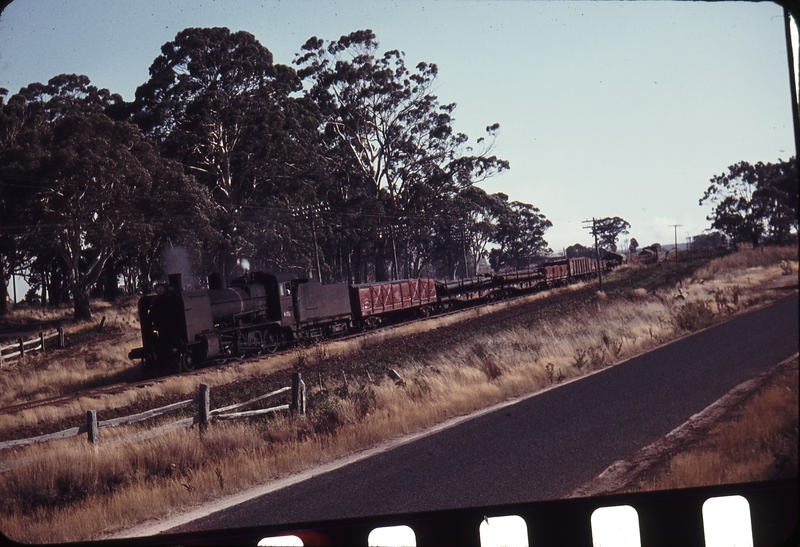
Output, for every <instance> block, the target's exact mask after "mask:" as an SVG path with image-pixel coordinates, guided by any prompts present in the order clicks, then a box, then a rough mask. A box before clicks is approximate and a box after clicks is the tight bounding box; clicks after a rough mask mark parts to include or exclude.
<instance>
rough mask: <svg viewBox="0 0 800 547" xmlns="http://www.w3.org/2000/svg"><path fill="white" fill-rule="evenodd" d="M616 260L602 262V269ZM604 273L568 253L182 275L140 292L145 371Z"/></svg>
mask: <svg viewBox="0 0 800 547" xmlns="http://www.w3.org/2000/svg"><path fill="white" fill-rule="evenodd" d="M611 265H612V264H611V263H609V262H606V261H600V268H601V269H604V270H605V269H608V268H610V267H611ZM597 273H598V263H597V261H596V260H593V259H589V258H569V259H562V260H557V261H552V262H547V263H543V264H541V265H539V266H538V267H537V268H535V269H529V270H525V271H517V272H511V273H502V274H491V275H485V276H480V277H472V278H467V279H461V280H457V281H450V282H446V281H437V280H434V279H432V278H419V279H404V280H397V281H387V282H376V283H364V284H359V285H348V284H344V283H337V284H331V285H323V284H321V283H319V282H316V281H311V280H309V279H308V278H304V277H300V276H297V275H294V274H280V273H278V274H275V273H266V272H252V273H248V274H246V275H245V276H243V277H240V278H237V279H234V280H233V281H232V282H231V283H230V286H225V283H224V282H223V280H222V279H220V278H219V277H218V276H217V277H215V276H212V277H211V278H210V279H209V289H207V290H191V291H188V290H187V291H184V290H183V286H182V281H181V276H180V274H171V275H170V276H169V284H168V285H167V286H163V285H162V286H160V287H159V290H158V291H157V294H153V295H147V296H143V297H142V298H141V299H140V300H139V321H140V324H141V329H142V347H140V348H136V349H134V350H132V351H131V352H130V353H129V354H128V357H129V358H131V359H141V360H142V364H143V367H144V369H145V372H146V373H150V374H152V373H157V372H168V371H169V370H170V369H172V370H174V369H176V368H177V369H178V370H187V371H188V370H193V369H194V368H195V366H197V365H198V364H200V363H204V362H208V361H213V360H218V359H227V358H239V357H242V356H245V355H255V354H260V353H264V352H267V353H274V352H275V351H277V349H278V348H280V347H281V346H283V345H285V344H287V343H290V342H292V341H294V340H302V339H312V338H328V337H332V336H337V335H343V334H346V333H348V332H350V331H352V330H364V329H371V328H375V327H377V326H379V325H381V324H383V323H391V322H395V321H398V320H403V319H405V318H408V317H414V316H416V317H427V316H428V315H430V314H432V313H440V312H445V311H449V310H451V309H454V308H457V307H465V306H469V305H473V304H476V303H481V302H490V301H494V300H499V299H502V298H507V297H510V296H515V295H519V294H524V293H527V292H532V291H535V290H539V289H543V288H549V287H553V286H557V285H562V284H567V283H570V282H573V281H577V280H582V279H588V278H590V277H594V276H596V275H597Z"/></svg>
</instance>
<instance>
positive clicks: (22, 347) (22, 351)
mask: <svg viewBox="0 0 800 547" xmlns="http://www.w3.org/2000/svg"><path fill="white" fill-rule="evenodd" d="M23 357H25V342H24V341H23V340H22V337H21V336H20V338H19V358H20V360H21V359H22V358H23Z"/></svg>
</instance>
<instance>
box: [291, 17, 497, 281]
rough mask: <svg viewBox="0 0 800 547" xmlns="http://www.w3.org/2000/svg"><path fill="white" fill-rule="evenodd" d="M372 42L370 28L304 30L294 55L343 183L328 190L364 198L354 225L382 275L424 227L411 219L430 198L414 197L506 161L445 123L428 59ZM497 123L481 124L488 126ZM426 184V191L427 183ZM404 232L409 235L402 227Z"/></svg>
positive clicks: (415, 251)
mask: <svg viewBox="0 0 800 547" xmlns="http://www.w3.org/2000/svg"><path fill="white" fill-rule="evenodd" d="M378 47H379V44H378V41H377V40H376V37H375V34H374V33H373V32H372V31H371V30H359V31H356V32H353V33H351V34H349V35H346V36H342V37H341V38H339V40H336V41H329V42H327V43H326V42H325V41H324V40H321V39H319V38H316V37H312V38H311V39H309V40H308V41H307V42H306V43H305V44H304V45H303V47H302V51H303V53H302V54H301V55H300V56H298V58H297V59H295V64H296V65H298V66H299V67H300V68H299V70H298V74H299V75H300V76H301V77H302V78H304V79H307V80H308V81H309V86H308V87H309V89H308V96H309V97H310V98H311V99H312V100H314V101H315V102H316V103H317V104H318V105H319V107H320V109H321V111H322V114H323V116H324V121H323V126H324V132H325V136H326V139H327V145H328V153H327V154H326V160H327V162H328V165H329V171H330V172H331V173H332V175H331V177H332V178H333V179H334V180H339V181H341V184H347V188H342V187H339V188H337V190H338V195H339V196H343V197H345V199H344V201H349V200H356V201H359V202H360V203H362V204H364V203H368V204H369V206H370V207H372V211H371V214H370V215H369V216H367V217H366V219H368V220H369V222H366V223H364V224H363V225H361V226H359V227H358V228H356V229H359V228H360V231H361V234H360V237H359V238H357V239H358V240H361V241H364V240H365V239H367V238H369V239H371V242H372V243H373V245H374V249H375V254H376V257H375V275H376V277H377V278H379V279H384V278H386V277H388V272H386V271H385V270H384V267H385V266H384V264H385V262H387V261H388V262H391V264H392V275H393V276H394V277H399V276H400V266H401V262H403V263H406V264H409V263H416V264H419V263H420V262H421V258H420V257H421V256H422V255H423V254H424V253H425V252H426V249H425V246H427V245H428V242H429V241H430V239H431V237H432V235H433V233H432V231H431V230H430V229H429V232H428V234H426V235H423V234H422V233H421V232H420V228H421V227H423V226H425V225H427V226H428V227H429V228H430V227H431V226H432V225H433V220H434V215H435V214H436V212H438V211H437V208H436V206H435V205H434V204H428V205H427V206H426V205H424V204H421V203H419V201H417V202H415V200H418V199H419V198H420V196H434V195H436V196H440V195H441V194H442V193H456V192H457V186H458V185H461V186H466V185H471V184H474V183H475V182H477V181H479V180H480V179H482V178H485V177H488V176H492V175H494V174H497V173H499V172H501V171H503V170H504V169H507V168H508V163H507V162H505V161H503V160H500V159H498V158H496V157H494V156H489V150H490V146H486V147H485V148H484V150H483V151H482V152H480V153H478V154H470V152H471V150H468V149H467V140H468V138H467V136H466V135H464V134H462V133H456V132H454V131H453V128H452V122H453V117H452V113H453V111H454V110H455V106H456V105H455V104H454V103H450V104H444V105H443V104H440V103H439V100H438V98H437V97H436V95H434V94H433V90H434V88H435V83H436V78H437V75H438V67H437V66H436V65H435V64H430V63H426V62H420V63H418V64H417V65H416V66H415V67H414V68H409V67H407V66H406V64H405V59H404V54H403V53H402V52H400V51H398V50H390V51H387V52H385V53H383V54H382V55H381V54H379V52H378ZM497 128H498V126H497V125H496V124H495V125H493V126H490V127H489V128H487V130H488V131H489V133H490V134H491V135H492V136H494V135H495V134H496V132H497ZM431 185H433V186H434V189H435V191H434V192H427V191H426V190H425V189H426V187H430V186H431ZM411 219H417V220H418V222H416V223H412V222H411ZM420 220H421V222H420ZM376 223H377V226H376ZM410 224H414V225H413V226H411V225H410ZM411 233H414V234H416V236H417V237H414V238H410V237H408V234H411ZM399 240H402V241H399ZM419 243H421V244H422V245H423V246H422V247H419V246H417V245H418V244H419ZM404 249H405V254H406V256H405V258H404V257H403V254H404ZM412 269H413V267H412Z"/></svg>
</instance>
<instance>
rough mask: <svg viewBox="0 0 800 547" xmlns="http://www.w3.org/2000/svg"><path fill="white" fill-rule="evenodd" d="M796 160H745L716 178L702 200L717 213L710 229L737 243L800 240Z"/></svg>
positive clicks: (710, 217)
mask: <svg viewBox="0 0 800 547" xmlns="http://www.w3.org/2000/svg"><path fill="white" fill-rule="evenodd" d="M797 195H798V179H797V160H796V158H791V159H790V160H788V161H780V162H778V163H776V164H772V163H766V164H765V163H762V162H758V163H756V164H755V165H751V164H750V163H748V162H746V161H742V162H739V163H737V164H735V165H731V166H730V167H728V171H727V172H725V173H722V174H721V175H715V176H714V177H713V178H712V179H711V185H710V186H709V187H708V189H707V190H706V191H705V193H704V194H703V197H702V198H700V205H703V204H704V203H710V204H712V205H714V210H713V212H712V213H711V215H710V216H708V220H710V221H711V227H712V228H714V229H716V230H719V231H720V232H722V233H723V234H725V235H726V236H727V237H728V238H730V240H731V241H733V242H734V243H741V242H748V243H751V244H752V245H753V246H757V245H759V244H760V243H762V242H774V243H786V242H788V241H789V240H790V239H791V238H794V239H796V238H797V209H798V202H797Z"/></svg>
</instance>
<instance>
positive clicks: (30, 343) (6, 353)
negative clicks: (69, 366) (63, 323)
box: [0, 327, 66, 368]
mask: <svg viewBox="0 0 800 547" xmlns="http://www.w3.org/2000/svg"><path fill="white" fill-rule="evenodd" d="M53 338H57V339H58V341H57V342H56V347H58V348H59V349H61V348H63V347H64V346H65V345H66V343H65V337H64V329H63V327H58V330H57V331H56V332H53V333H50V334H44V333H43V332H40V333H39V335H38V336H34V337H31V338H29V339H28V340H23V339H22V338H18V339H17V341H16V342H15V343H13V344H10V345H8V346H2V347H0V368H2V367H3V365H4V364H6V363H13V362H16V361H10V360H9V359H13V358H14V357H19V358H22V357H24V356H25V354H26V353H28V352H31V351H44V350H45V341H46V340H52V339H53Z"/></svg>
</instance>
